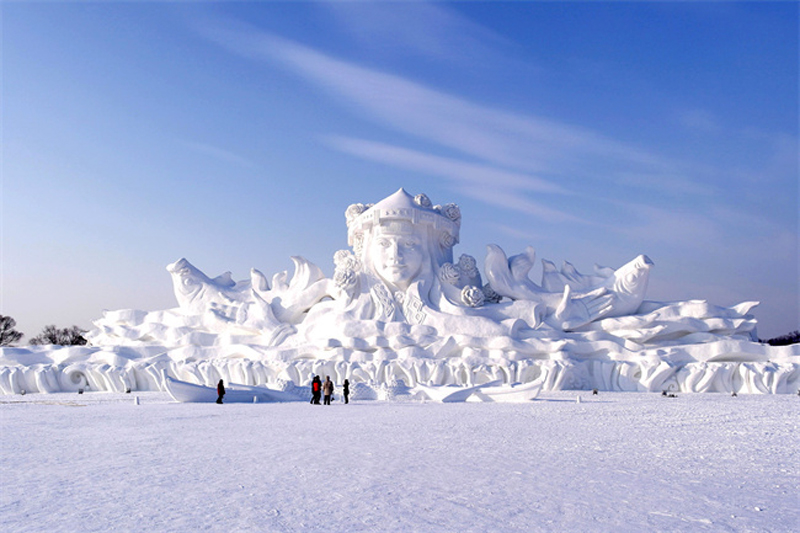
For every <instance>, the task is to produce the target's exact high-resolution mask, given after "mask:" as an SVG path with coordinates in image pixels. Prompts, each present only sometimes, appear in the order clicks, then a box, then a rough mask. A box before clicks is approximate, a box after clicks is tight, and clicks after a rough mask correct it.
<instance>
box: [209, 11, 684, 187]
mask: <svg viewBox="0 0 800 533" xmlns="http://www.w3.org/2000/svg"><path fill="white" fill-rule="evenodd" d="M201 31H202V32H203V33H204V34H205V35H206V36H207V37H208V38H210V39H212V40H214V41H215V42H217V43H219V44H220V45H222V46H224V47H226V48H228V49H229V50H231V51H233V52H235V53H237V54H241V55H244V56H247V57H252V58H260V59H262V60H268V61H270V62H278V63H279V64H281V65H283V66H284V67H286V68H289V69H290V70H291V71H293V72H295V73H298V74H300V75H302V76H304V77H305V78H307V79H308V80H309V81H311V82H312V83H314V84H317V85H318V86H320V87H322V88H324V89H326V90H328V91H332V93H333V94H334V95H335V96H337V97H339V98H342V99H345V100H346V101H347V102H348V103H349V104H350V105H354V106H355V107H354V109H355V110H356V111H357V112H359V113H360V114H362V116H365V117H367V118H369V119H371V120H373V121H375V122H377V123H380V124H381V125H383V126H385V127H389V128H392V129H394V130H396V131H401V132H404V133H407V134H411V135H413V136H415V137H418V138H422V139H425V140H427V141H430V142H434V143H436V144H438V145H440V146H444V147H447V148H450V149H453V150H457V151H459V152H461V153H463V154H465V155H467V156H469V157H471V158H480V159H483V160H484V161H486V162H488V163H493V164H499V165H503V166H505V167H509V168H515V169H519V170H524V171H528V172H547V173H551V174H553V175H564V174H567V175H570V174H572V173H574V172H576V171H577V170H579V169H580V168H581V167H586V166H591V165H592V163H593V162H596V161H598V160H602V161H604V162H605V164H606V165H607V164H608V162H609V161H615V162H616V163H617V164H618V165H619V166H620V167H625V168H630V167H637V168H641V167H644V168H650V169H652V167H659V168H661V167H668V166H670V163H669V162H668V161H666V160H665V159H663V158H661V157H659V156H657V155H655V154H652V153H649V152H648V151H646V150H643V149H641V148H638V147H636V146H632V145H630V144H627V143H623V142H620V141H616V140H614V139H611V138H608V137H604V136H603V135H601V134H599V133H597V132H594V131H591V130H588V129H585V128H582V127H579V126H573V125H569V124H565V123H561V122H557V121H553V120H549V119H545V118H541V117H535V116H530V115H528V116H521V115H519V114H516V113H512V112H509V111H505V110H501V109H496V108H492V107H488V106H484V105H481V104H477V103H473V102H471V101H468V100H465V99H463V98H460V97H457V96H453V95H450V94H447V93H443V92H441V91H437V90H435V89H432V88H429V87H427V86H425V85H423V84H420V83H417V82H414V81H411V80H408V79H406V78H403V77H400V76H397V75H394V74H389V73H386V72H380V71H376V70H372V69H368V68H364V67H362V66H359V65H356V64H354V63H350V62H347V61H343V60H340V59H336V58H334V57H331V56H329V55H327V54H324V53H322V52H319V51H317V50H314V49H312V48H309V47H306V46H303V45H300V44H297V43H295V42H292V41H289V40H286V39H283V38H280V37H277V36H275V35H272V34H269V33H266V32H263V31H260V30H257V29H255V28H253V27H252V26H248V25H243V24H241V23H234V25H230V24H227V25H221V24H219V23H217V24H215V25H210V26H209V25H205V26H203V27H202V28H201Z"/></svg>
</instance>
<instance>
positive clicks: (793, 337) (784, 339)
mask: <svg viewBox="0 0 800 533" xmlns="http://www.w3.org/2000/svg"><path fill="white" fill-rule="evenodd" d="M759 340H760V339H759ZM761 342H763V343H766V344H769V345H771V346H788V345H790V344H797V343H800V330H796V331H792V332H791V333H787V334H786V335H781V336H780V337H775V338H773V339H768V340H762V341H761Z"/></svg>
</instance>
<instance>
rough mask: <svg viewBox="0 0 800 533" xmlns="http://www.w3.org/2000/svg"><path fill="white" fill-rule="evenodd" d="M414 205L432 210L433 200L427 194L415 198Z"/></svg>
mask: <svg viewBox="0 0 800 533" xmlns="http://www.w3.org/2000/svg"><path fill="white" fill-rule="evenodd" d="M414 203H415V204H417V205H418V206H420V207H424V208H426V209H430V208H431V205H433V204H431V199H430V198H428V196H427V195H426V194H418V195H416V196H415V197H414Z"/></svg>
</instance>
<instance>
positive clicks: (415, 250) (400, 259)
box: [368, 223, 426, 290]
mask: <svg viewBox="0 0 800 533" xmlns="http://www.w3.org/2000/svg"><path fill="white" fill-rule="evenodd" d="M424 245H425V241H424V237H423V235H422V230H421V229H420V228H418V227H414V226H412V225H411V224H405V223H393V224H390V225H387V226H381V227H380V229H379V230H378V232H377V235H375V236H374V238H373V239H372V242H371V244H370V249H369V250H368V253H369V254H370V256H371V257H372V265H373V268H374V269H375V273H376V274H377V275H378V276H379V277H380V278H381V279H382V280H383V281H384V282H386V283H387V284H389V285H392V286H394V287H396V288H398V289H401V290H406V289H407V288H408V286H409V285H411V282H412V281H414V279H415V278H416V277H417V276H418V275H419V273H420V271H421V270H422V265H423V264H424V262H425V259H426V252H425V246H424Z"/></svg>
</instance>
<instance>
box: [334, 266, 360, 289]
mask: <svg viewBox="0 0 800 533" xmlns="http://www.w3.org/2000/svg"><path fill="white" fill-rule="evenodd" d="M356 280H357V277H356V273H355V272H354V271H352V270H343V269H336V271H335V272H334V273H333V282H334V283H335V284H336V286H337V287H339V288H340V289H344V290H347V289H351V288H353V287H354V286H355V284H356Z"/></svg>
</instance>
